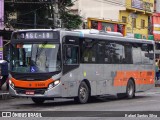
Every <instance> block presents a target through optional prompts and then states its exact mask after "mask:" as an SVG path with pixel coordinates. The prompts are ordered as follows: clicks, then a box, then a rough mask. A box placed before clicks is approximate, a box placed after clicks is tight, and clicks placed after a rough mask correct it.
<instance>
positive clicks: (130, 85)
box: [128, 84, 133, 95]
mask: <svg viewBox="0 0 160 120" xmlns="http://www.w3.org/2000/svg"><path fill="white" fill-rule="evenodd" d="M128 94H129V95H132V94H133V86H132V84H129V86H128Z"/></svg>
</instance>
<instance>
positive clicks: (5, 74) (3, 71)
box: [0, 61, 9, 90]
mask: <svg viewBox="0 0 160 120" xmlns="http://www.w3.org/2000/svg"><path fill="white" fill-rule="evenodd" d="M0 67H1V76H2V79H1V80H0V90H1V89H2V86H3V84H4V83H5V82H6V87H7V89H8V75H9V74H8V62H7V61H3V62H2V63H1V65H0Z"/></svg>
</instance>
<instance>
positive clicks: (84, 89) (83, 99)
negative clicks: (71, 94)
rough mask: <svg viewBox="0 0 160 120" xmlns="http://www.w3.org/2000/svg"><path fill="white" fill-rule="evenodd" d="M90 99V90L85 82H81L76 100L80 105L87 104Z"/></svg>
mask: <svg viewBox="0 0 160 120" xmlns="http://www.w3.org/2000/svg"><path fill="white" fill-rule="evenodd" d="M88 99H89V88H88V86H87V84H86V83H85V82H84V81H83V82H81V84H80V86H79V89H78V96H77V97H76V98H74V100H75V101H76V102H78V103H81V104H84V103H87V102H88Z"/></svg>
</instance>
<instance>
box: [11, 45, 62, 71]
mask: <svg viewBox="0 0 160 120" xmlns="http://www.w3.org/2000/svg"><path fill="white" fill-rule="evenodd" d="M59 46H60V45H59V44H48V43H42V44H13V45H12V50H11V56H12V57H11V62H10V65H11V71H12V72H18V73H46V72H55V71H60V70H61V58H60V47H59Z"/></svg>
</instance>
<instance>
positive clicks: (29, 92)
mask: <svg viewBox="0 0 160 120" xmlns="http://www.w3.org/2000/svg"><path fill="white" fill-rule="evenodd" d="M26 95H34V91H26Z"/></svg>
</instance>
